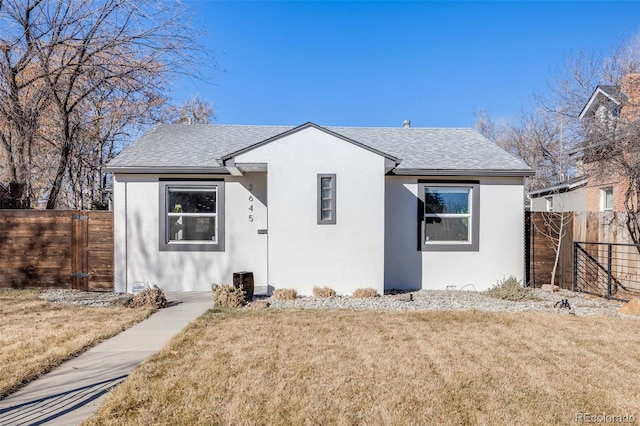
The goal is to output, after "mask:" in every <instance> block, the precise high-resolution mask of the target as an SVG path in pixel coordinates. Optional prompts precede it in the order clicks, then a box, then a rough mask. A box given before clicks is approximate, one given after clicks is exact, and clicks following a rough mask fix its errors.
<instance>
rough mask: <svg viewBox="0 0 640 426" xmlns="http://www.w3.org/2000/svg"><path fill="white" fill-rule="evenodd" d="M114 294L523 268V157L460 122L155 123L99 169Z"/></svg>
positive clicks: (464, 277) (468, 276)
mask: <svg viewBox="0 0 640 426" xmlns="http://www.w3.org/2000/svg"><path fill="white" fill-rule="evenodd" d="M108 170H109V171H110V172H111V173H113V176H114V184H113V191H114V194H113V195H114V227H115V230H114V232H115V290H116V291H121V292H125V291H127V292H131V291H132V286H133V283H134V282H147V283H150V284H157V285H159V286H160V287H162V288H164V289H166V290H185V291H187V290H208V289H210V288H211V285H212V284H214V283H216V284H224V283H231V282H232V277H233V273H234V272H241V271H248V272H252V273H253V275H254V280H255V284H256V286H266V285H269V286H270V287H272V288H294V289H296V290H297V291H298V293H299V294H302V295H309V294H311V293H312V289H313V287H314V286H328V287H331V288H333V289H334V290H336V291H337V292H338V294H351V293H352V292H353V290H355V289H357V288H363V287H372V288H375V289H376V290H377V291H378V292H379V293H382V292H383V291H384V290H385V289H445V288H446V287H447V286H452V285H453V286H456V287H457V288H463V287H465V286H469V287H468V288H472V287H471V286H473V288H475V289H476V290H483V289H487V288H489V287H490V286H491V285H493V284H495V283H496V281H497V280H499V279H502V278H504V277H507V276H509V275H514V276H516V277H517V278H518V279H522V276H523V270H524V250H523V247H524V241H523V239H524V229H523V228H524V221H523V203H522V191H523V179H524V177H525V176H527V175H530V174H531V173H532V170H530V169H529V167H528V166H527V165H525V164H524V163H523V162H522V161H521V160H519V159H517V158H515V157H513V156H512V155H510V154H508V153H507V152H505V151H504V150H502V149H501V148H499V147H498V146H497V145H495V144H494V143H492V142H490V141H489V140H487V139H486V138H484V137H483V136H482V135H480V134H479V133H478V132H477V131H475V130H472V129H429V128H422V129H421V128H411V127H407V126H405V127H404V128H402V127H398V128H356V127H321V126H318V125H316V124H313V123H306V124H303V125H300V126H297V127H287V126H237V125H201V124H194V125H181V124H174V125H160V126H157V127H156V128H154V129H153V130H151V131H150V132H149V133H147V134H145V135H144V136H142V137H141V138H140V139H139V140H138V141H136V142H135V143H134V144H133V145H131V146H130V147H128V148H126V149H125V150H124V151H123V152H122V153H121V154H120V155H119V156H118V157H116V158H115V159H114V160H113V161H111V163H110V164H109V167H108Z"/></svg>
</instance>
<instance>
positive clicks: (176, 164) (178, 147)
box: [109, 124, 529, 172]
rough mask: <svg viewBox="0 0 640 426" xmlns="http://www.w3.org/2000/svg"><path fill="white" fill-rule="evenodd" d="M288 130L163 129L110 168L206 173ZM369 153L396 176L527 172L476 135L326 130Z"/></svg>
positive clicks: (410, 130) (174, 126) (409, 130)
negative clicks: (385, 159)
mask: <svg viewBox="0 0 640 426" xmlns="http://www.w3.org/2000/svg"><path fill="white" fill-rule="evenodd" d="M294 128H295V127H291V126H243V125H218V124H194V125H184V124H162V125H158V126H157V127H155V128H153V129H152V130H151V131H149V132H148V133H146V134H145V135H143V136H142V137H141V138H140V139H138V140H137V141H136V142H135V143H133V144H132V145H131V146H129V147H128V148H126V149H125V150H123V151H122V153H120V155H118V156H117V157H116V158H115V159H113V160H112V161H111V162H110V163H109V168H110V169H119V168H154V169H157V168H172V169H175V168H185V169H188V168H207V167H217V166H219V164H218V162H216V160H217V159H220V158H222V157H225V156H228V155H230V154H233V153H235V152H237V151H240V150H242V149H244V148H247V147H248V146H251V145H253V144H258V143H260V142H262V141H264V140H266V139H269V138H271V137H274V136H276V135H279V134H281V133H284V132H286V131H289V130H291V129H294ZM325 128H326V129H328V130H330V131H332V132H335V133H338V134H340V135H342V136H344V137H346V138H349V139H351V140H353V141H356V142H358V143H360V144H362V145H366V146H368V147H370V148H372V149H375V150H377V151H380V152H382V153H385V154H388V155H389V156H392V157H395V158H399V159H401V160H402V161H401V162H400V164H399V166H398V167H397V168H396V171H401V170H407V169H420V170H441V171H442V170H468V171H473V170H478V171H489V170H494V171H520V172H525V171H528V170H529V167H528V166H527V165H526V164H525V163H524V162H522V161H521V160H520V159H518V158H516V157H514V156H513V155H511V154H509V153H507V152H506V151H504V150H503V149H501V148H499V147H498V146H497V145H496V144H494V143H493V142H491V141H489V140H488V139H486V138H485V137H484V136H482V135H481V134H480V133H479V132H477V131H476V130H474V129H470V128H468V129H444V128H443V129H438V128H415V127H412V128H403V127H398V128H391V127H325Z"/></svg>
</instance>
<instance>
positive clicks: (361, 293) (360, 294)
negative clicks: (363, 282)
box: [353, 288, 378, 299]
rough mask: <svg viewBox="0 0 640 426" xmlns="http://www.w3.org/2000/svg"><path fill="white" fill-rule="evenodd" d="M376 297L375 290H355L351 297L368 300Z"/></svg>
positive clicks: (376, 292)
mask: <svg viewBox="0 0 640 426" xmlns="http://www.w3.org/2000/svg"><path fill="white" fill-rule="evenodd" d="M377 296H378V291H377V290H376V289H375V288H357V289H355V290H354V292H353V297H355V298H357V299H369V298H372V297H377Z"/></svg>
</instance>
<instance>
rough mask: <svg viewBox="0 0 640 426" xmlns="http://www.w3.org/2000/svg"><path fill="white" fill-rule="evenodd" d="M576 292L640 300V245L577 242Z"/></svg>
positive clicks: (574, 268)
mask: <svg viewBox="0 0 640 426" xmlns="http://www.w3.org/2000/svg"><path fill="white" fill-rule="evenodd" d="M573 290H574V291H580V292H583V293H590V294H594V295H596V296H601V297H606V298H607V299H615V300H622V301H628V300H629V299H632V298H634V297H640V245H638V244H615V243H593V242H583V241H576V242H574V243H573Z"/></svg>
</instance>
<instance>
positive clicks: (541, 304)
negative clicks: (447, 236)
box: [262, 289, 624, 316]
mask: <svg viewBox="0 0 640 426" xmlns="http://www.w3.org/2000/svg"><path fill="white" fill-rule="evenodd" d="M528 292H529V295H530V297H531V300H525V301H518V302H512V301H508V300H501V299H495V298H492V297H489V296H487V295H485V294H483V293H481V292H477V291H465V290H450V291H448V290H420V291H415V292H409V293H401V294H395V295H384V296H379V297H375V298H369V299H356V298H353V297H350V296H336V297H332V298H326V299H322V298H316V297H298V298H297V299H296V300H277V299H276V298H275V297H273V296H272V297H269V298H262V300H266V301H267V302H268V303H269V307H270V308H276V309H355V310H363V309H377V310H398V311H437V310H438V311H453V310H481V311H493V312H500V311H502V312H521V311H539V312H557V313H559V314H567V315H601V316H622V315H620V314H618V309H620V307H622V305H623V304H624V303H622V302H617V301H612V300H606V299H603V298H598V297H595V296H591V295H587V294H584V293H575V292H572V291H568V290H560V291H557V292H554V293H549V292H547V291H544V290H541V289H529V290H528ZM409 298H411V299H412V300H408V299H409ZM563 299H566V300H567V301H568V303H569V307H568V308H567V307H561V303H562V300H563Z"/></svg>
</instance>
